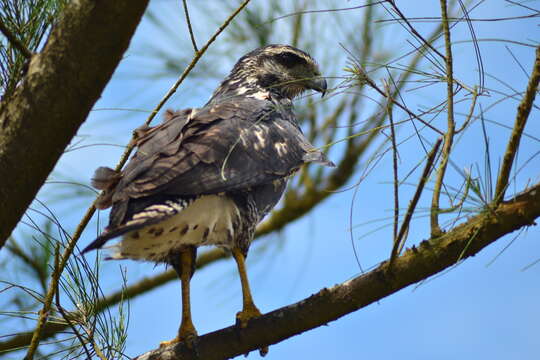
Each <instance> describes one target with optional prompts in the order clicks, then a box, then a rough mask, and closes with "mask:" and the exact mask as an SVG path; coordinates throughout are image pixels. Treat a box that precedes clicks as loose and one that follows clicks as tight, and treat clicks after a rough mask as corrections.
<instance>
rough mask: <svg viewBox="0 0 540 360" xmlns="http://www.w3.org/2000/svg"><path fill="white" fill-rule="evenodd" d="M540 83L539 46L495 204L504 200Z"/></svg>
mask: <svg viewBox="0 0 540 360" xmlns="http://www.w3.org/2000/svg"><path fill="white" fill-rule="evenodd" d="M539 83H540V46H539V47H537V48H536V59H535V61H534V65H533V69H532V72H531V76H530V78H529V83H528V84H527V90H526V91H525V94H524V95H523V99H521V102H520V103H519V106H518V109H517V115H516V121H515V123H514V128H513V129H512V134H511V135H510V139H509V140H508V145H507V146H506V152H505V153H504V159H503V163H502V166H501V171H500V172H499V177H498V179H497V187H496V188H495V202H500V201H502V200H503V199H504V193H505V192H506V187H507V186H508V179H509V177H510V170H512V165H513V163H514V158H515V157H516V153H517V151H518V149H519V142H520V140H521V136H522V134H523V130H524V129H525V124H526V123H527V119H528V118H529V114H530V113H531V108H532V106H533V104H534V99H535V98H536V93H537V92H538V84H539Z"/></svg>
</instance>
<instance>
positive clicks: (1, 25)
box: [0, 18, 32, 60]
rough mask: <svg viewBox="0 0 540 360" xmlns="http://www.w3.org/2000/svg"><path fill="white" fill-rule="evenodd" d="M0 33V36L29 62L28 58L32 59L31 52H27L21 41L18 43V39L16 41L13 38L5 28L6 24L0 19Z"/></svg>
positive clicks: (15, 38)
mask: <svg viewBox="0 0 540 360" xmlns="http://www.w3.org/2000/svg"><path fill="white" fill-rule="evenodd" d="M0 31H1V32H2V34H4V36H5V37H6V38H7V39H8V41H9V42H10V43H11V45H12V46H13V47H14V48H15V49H17V50H19V52H20V53H21V54H22V55H23V56H24V57H25V58H26V59H28V60H30V58H31V57H32V52H31V51H30V50H28V48H27V47H26V46H25V45H24V44H23V43H22V41H20V40H19V39H17V37H16V36H15V34H13V33H12V32H11V31H10V30H9V28H8V27H7V26H6V24H4V22H3V21H2V19H1V18H0Z"/></svg>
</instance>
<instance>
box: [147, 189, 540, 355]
mask: <svg viewBox="0 0 540 360" xmlns="http://www.w3.org/2000/svg"><path fill="white" fill-rule="evenodd" d="M539 216H540V184H536V185H535V186H534V187H532V188H530V189H529V190H527V191H525V192H524V193H522V194H520V195H518V196H516V197H514V198H513V199H511V200H509V201H506V202H504V203H501V204H500V205H499V206H498V207H497V208H496V209H492V210H489V211H488V210H486V211H484V212H483V213H481V214H479V215H477V216H474V217H472V218H470V219H469V220H468V221H467V222H465V223H463V224H461V225H459V226H457V227H455V228H454V229H452V230H451V231H449V232H448V233H446V234H444V235H442V236H440V237H438V238H434V239H430V240H426V241H423V242H422V243H421V244H420V246H419V247H418V248H416V247H413V248H411V249H408V250H407V251H406V252H405V253H404V254H403V255H402V256H400V257H399V258H397V259H396V260H395V262H394V264H393V266H392V269H391V270H389V267H388V262H384V263H382V264H381V265H380V266H378V267H377V268H376V269H375V270H373V271H370V272H369V273H366V274H364V275H362V276H358V277H356V278H354V279H352V280H349V281H346V282H344V283H342V284H339V285H336V286H334V287H332V288H329V289H326V288H325V289H323V290H321V291H319V292H318V293H317V294H314V295H312V296H310V297H309V298H307V299H305V300H302V301H300V302H298V303H296V304H292V305H289V306H286V307H283V308H281V309H278V310H275V311H272V312H270V313H268V314H265V315H263V316H261V317H260V318H258V319H254V320H252V321H251V322H250V323H249V326H248V327H247V328H244V329H241V328H239V327H236V326H231V327H228V328H225V329H221V330H218V331H215V332H213V333H209V334H206V335H204V336H201V337H199V339H198V342H197V348H196V349H197V353H194V351H193V350H190V349H188V348H187V347H186V346H184V345H183V344H178V345H176V346H169V347H164V348H159V349H156V350H152V351H150V352H148V353H146V354H143V355H141V356H139V357H138V358H137V359H138V360H154V359H161V360H174V359H183V360H186V359H206V360H210V359H228V358H231V357H234V356H237V355H241V354H245V353H247V352H249V351H253V350H256V349H258V348H261V347H263V346H268V345H272V344H275V343H278V342H280V341H283V340H285V339H287V338H289V337H291V336H294V335H297V334H300V333H302V332H304V331H307V330H310V329H313V328H315V327H318V326H321V325H325V324H327V323H328V322H330V321H334V320H336V319H338V318H340V317H342V316H344V315H347V314H349V313H351V312H353V311H356V310H358V309H360V308H362V307H365V306H367V305H369V304H371V303H373V302H375V301H378V300H380V299H382V298H384V297H386V296H388V295H391V294H393V293H395V292H397V291H399V290H401V289H403V288H405V287H407V286H409V285H411V284H414V283H416V282H418V281H421V280H423V279H426V278H428V277H430V276H432V275H434V274H436V273H438V272H440V271H442V270H444V269H446V268H448V267H450V266H452V265H454V264H456V263H458V262H459V261H461V260H462V259H464V258H466V257H469V256H473V255H474V254H476V253H478V252H479V251H480V250H482V249H483V248H484V247H486V246H487V245H489V244H491V243H493V242H494V241H496V240H497V239H499V238H501V237H502V236H504V235H506V234H508V233H511V232H513V231H515V230H517V229H520V228H522V227H525V226H530V225H533V224H534V220H535V219H536V218H537V217H539Z"/></svg>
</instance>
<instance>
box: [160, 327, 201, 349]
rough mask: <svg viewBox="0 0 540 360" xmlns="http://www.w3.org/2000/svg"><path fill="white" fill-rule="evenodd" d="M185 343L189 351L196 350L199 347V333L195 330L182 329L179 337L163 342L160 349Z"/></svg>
mask: <svg viewBox="0 0 540 360" xmlns="http://www.w3.org/2000/svg"><path fill="white" fill-rule="evenodd" d="M180 342H183V343H184V344H185V345H186V346H187V347H188V348H189V349H194V348H196V345H197V331H196V330H195V328H193V327H192V328H189V327H188V326H186V327H181V328H180V331H179V332H178V335H177V336H176V337H175V338H174V339H172V340H169V341H162V342H160V343H159V347H160V348H162V347H166V346H170V345H175V344H178V343H180Z"/></svg>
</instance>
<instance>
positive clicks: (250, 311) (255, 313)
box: [236, 304, 262, 328]
mask: <svg viewBox="0 0 540 360" xmlns="http://www.w3.org/2000/svg"><path fill="white" fill-rule="evenodd" d="M261 315H262V314H261V312H260V311H259V309H257V307H256V306H255V305H254V304H251V305H246V306H245V307H244V309H243V310H242V311H240V312H238V313H237V314H236V323H237V324H240V327H243V328H245V327H247V325H248V323H249V321H250V320H251V319H255V318H258V317H259V316H261Z"/></svg>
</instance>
